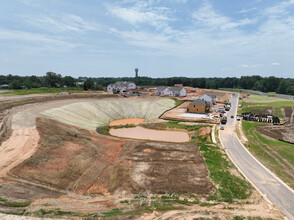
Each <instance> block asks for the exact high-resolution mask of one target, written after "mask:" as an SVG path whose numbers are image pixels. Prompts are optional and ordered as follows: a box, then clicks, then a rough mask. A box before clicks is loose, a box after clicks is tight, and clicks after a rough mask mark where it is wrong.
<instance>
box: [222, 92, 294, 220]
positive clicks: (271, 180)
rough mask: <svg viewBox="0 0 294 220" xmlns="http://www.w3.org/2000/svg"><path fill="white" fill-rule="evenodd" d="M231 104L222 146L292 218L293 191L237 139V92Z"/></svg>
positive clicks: (293, 215)
mask: <svg viewBox="0 0 294 220" xmlns="http://www.w3.org/2000/svg"><path fill="white" fill-rule="evenodd" d="M231 104H232V105H231V106H232V108H231V110H230V111H229V112H227V116H228V122H227V124H226V125H225V126H224V128H225V129H224V130H221V131H220V139H221V142H222V144H223V146H224V147H225V149H226V151H227V153H228V155H229V156H230V158H231V159H232V161H233V162H234V164H235V165H236V166H237V167H238V168H239V170H240V171H241V172H242V173H243V174H244V175H245V177H246V178H247V179H248V180H249V181H251V183H252V184H254V186H255V187H256V188H257V189H258V190H259V191H260V192H261V193H262V194H263V195H264V196H265V197H266V198H267V199H268V200H269V201H270V202H272V203H273V204H274V205H275V206H276V207H277V208H279V209H280V210H281V211H282V212H283V213H284V214H285V215H286V216H287V218H288V219H294V191H293V190H291V189H290V188H289V187H288V186H287V185H286V184H285V183H283V182H282V181H281V180H280V179H279V178H278V177H276V176H275V175H274V174H273V173H272V172H271V171H269V170H268V169H267V168H265V167H264V166H263V165H262V164H261V163H259V162H258V161H257V160H256V159H255V158H254V157H253V156H252V154H251V153H249V151H248V150H247V149H246V148H245V147H244V146H243V144H242V143H241V142H240V141H239V139H238V136H237V134H236V132H235V123H236V113H237V105H238V94H236V93H235V94H234V95H233V97H232V98H231ZM231 115H233V116H234V118H231Z"/></svg>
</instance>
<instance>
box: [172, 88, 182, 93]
mask: <svg viewBox="0 0 294 220" xmlns="http://www.w3.org/2000/svg"><path fill="white" fill-rule="evenodd" d="M182 89H183V87H170V88H169V90H170V91H172V92H180V91H181V90H182Z"/></svg>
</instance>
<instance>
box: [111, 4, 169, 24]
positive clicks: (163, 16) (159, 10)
mask: <svg viewBox="0 0 294 220" xmlns="http://www.w3.org/2000/svg"><path fill="white" fill-rule="evenodd" d="M109 13H111V14H112V15H114V16H116V17H118V18H120V19H122V20H123V21H125V22H128V23H130V24H132V25H139V24H149V25H152V26H153V27H155V28H157V29H166V28H167V27H168V21H171V20H172V19H171V18H170V16H169V15H170V13H171V12H170V10H169V9H168V8H166V7H153V6H152V3H150V2H149V3H148V2H141V1H139V2H137V3H136V4H135V5H134V6H133V7H121V6H110V7H109Z"/></svg>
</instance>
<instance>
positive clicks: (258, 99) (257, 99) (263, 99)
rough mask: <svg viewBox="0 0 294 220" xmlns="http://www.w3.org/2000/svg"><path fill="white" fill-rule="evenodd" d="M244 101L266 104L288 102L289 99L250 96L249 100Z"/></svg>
mask: <svg viewBox="0 0 294 220" xmlns="http://www.w3.org/2000/svg"><path fill="white" fill-rule="evenodd" d="M240 97H241V96H240ZM244 101H245V102H266V103H267V102H280V101H287V99H282V98H277V97H266V96H260V95H255V94H250V97H249V98H248V99H244Z"/></svg>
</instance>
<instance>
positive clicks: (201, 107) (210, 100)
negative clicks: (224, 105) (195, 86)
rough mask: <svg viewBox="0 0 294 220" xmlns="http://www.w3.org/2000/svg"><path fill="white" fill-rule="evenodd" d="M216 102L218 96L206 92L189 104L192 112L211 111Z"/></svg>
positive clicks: (189, 110) (189, 109)
mask: <svg viewBox="0 0 294 220" xmlns="http://www.w3.org/2000/svg"><path fill="white" fill-rule="evenodd" d="M215 104H216V96H215V95H208V94H204V95H202V96H201V97H199V98H198V99H196V100H194V101H193V102H191V103H189V105H188V109H187V110H188V112H190V113H209V112H210V109H211V107H212V106H213V105H215Z"/></svg>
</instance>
